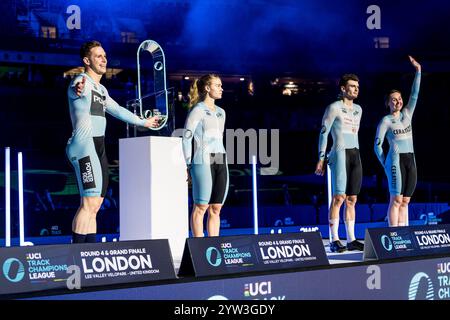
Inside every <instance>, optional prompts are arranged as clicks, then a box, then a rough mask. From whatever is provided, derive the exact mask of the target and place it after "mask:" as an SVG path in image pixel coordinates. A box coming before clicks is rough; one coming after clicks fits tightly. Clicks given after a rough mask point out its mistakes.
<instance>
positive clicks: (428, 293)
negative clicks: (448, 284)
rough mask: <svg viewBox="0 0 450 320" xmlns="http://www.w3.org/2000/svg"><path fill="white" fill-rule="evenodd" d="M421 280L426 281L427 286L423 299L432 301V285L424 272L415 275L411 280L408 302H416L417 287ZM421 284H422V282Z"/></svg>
mask: <svg viewBox="0 0 450 320" xmlns="http://www.w3.org/2000/svg"><path fill="white" fill-rule="evenodd" d="M422 279H426V284H427V291H426V296H425V299H426V300H434V290H433V283H432V282H431V279H430V277H429V276H428V275H427V274H426V273H424V272H419V273H416V274H415V275H414V277H413V278H412V279H411V283H410V284H409V291H408V300H416V298H417V292H418V291H419V285H420V282H421V280H422ZM422 283H424V282H423V281H422Z"/></svg>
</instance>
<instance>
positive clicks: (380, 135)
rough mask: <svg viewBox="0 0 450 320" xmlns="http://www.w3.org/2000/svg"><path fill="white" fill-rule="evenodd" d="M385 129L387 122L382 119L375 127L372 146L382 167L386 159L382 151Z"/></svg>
mask: <svg viewBox="0 0 450 320" xmlns="http://www.w3.org/2000/svg"><path fill="white" fill-rule="evenodd" d="M386 131H387V122H386V121H384V119H383V120H381V121H380V123H379V125H378V128H377V134H376V135H375V143H374V146H373V150H374V151H375V154H376V155H377V158H378V160H379V161H380V162H381V165H382V166H383V167H384V162H385V161H386V157H385V156H384V152H383V142H384V137H385V136H386Z"/></svg>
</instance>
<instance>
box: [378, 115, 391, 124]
mask: <svg viewBox="0 0 450 320" xmlns="http://www.w3.org/2000/svg"><path fill="white" fill-rule="evenodd" d="M392 120H393V117H392V116H391V115H390V114H387V115H385V116H384V117H383V118H381V120H380V125H385V126H388V125H389V124H391V123H392Z"/></svg>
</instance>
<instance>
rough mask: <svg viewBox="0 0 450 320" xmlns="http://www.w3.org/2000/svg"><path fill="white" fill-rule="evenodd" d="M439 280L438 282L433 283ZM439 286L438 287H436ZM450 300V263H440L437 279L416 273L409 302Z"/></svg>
mask: <svg viewBox="0 0 450 320" xmlns="http://www.w3.org/2000/svg"><path fill="white" fill-rule="evenodd" d="M432 280H437V281H432ZM436 284H437V286H436ZM435 298H438V299H439V300H443V299H450V262H449V261H445V262H439V263H438V264H437V268H436V279H432V277H431V276H429V275H428V274H426V273H425V272H418V273H416V274H415V275H414V276H413V277H412V279H411V282H410V284H409V291H408V299H409V300H419V299H425V300H434V299H435Z"/></svg>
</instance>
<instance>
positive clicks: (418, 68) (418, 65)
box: [408, 56, 422, 72]
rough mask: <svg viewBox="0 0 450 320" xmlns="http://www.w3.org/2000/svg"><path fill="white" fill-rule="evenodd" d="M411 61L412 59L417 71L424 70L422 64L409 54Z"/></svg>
mask: <svg viewBox="0 0 450 320" xmlns="http://www.w3.org/2000/svg"><path fill="white" fill-rule="evenodd" d="M408 58H409V61H411V64H412V65H413V66H414V68H416V71H417V72H420V71H421V70H422V67H421V66H420V64H419V63H418V62H417V61H416V60H415V59H414V58H413V57H411V56H408Z"/></svg>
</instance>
